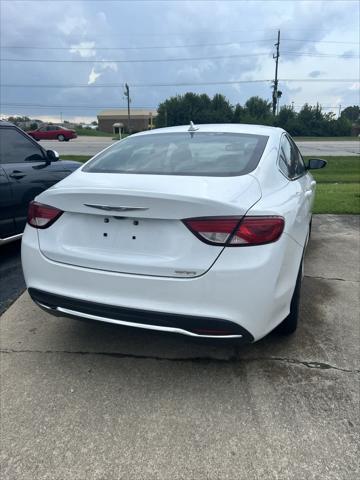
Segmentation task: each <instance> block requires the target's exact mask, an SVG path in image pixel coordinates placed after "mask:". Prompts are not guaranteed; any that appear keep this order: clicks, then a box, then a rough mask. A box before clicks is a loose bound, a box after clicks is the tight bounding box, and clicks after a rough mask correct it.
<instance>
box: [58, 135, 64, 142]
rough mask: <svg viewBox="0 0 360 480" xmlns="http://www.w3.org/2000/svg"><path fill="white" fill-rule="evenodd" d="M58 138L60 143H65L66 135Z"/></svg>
mask: <svg viewBox="0 0 360 480" xmlns="http://www.w3.org/2000/svg"><path fill="white" fill-rule="evenodd" d="M57 138H58V140H59V142H63V141H64V140H65V137H64V135H58V137H57Z"/></svg>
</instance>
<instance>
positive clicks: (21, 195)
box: [0, 120, 81, 246]
mask: <svg viewBox="0 0 360 480" xmlns="http://www.w3.org/2000/svg"><path fill="white" fill-rule="evenodd" d="M80 165H81V164H80V163H78V162H73V161H69V160H59V155H58V154H57V153H56V152H54V151H53V150H44V149H43V148H42V147H41V146H40V145H39V144H38V143H37V142H36V141H35V140H33V139H32V138H31V137H30V136H29V135H27V134H26V133H25V132H23V131H22V130H20V128H18V127H16V126H15V125H13V124H12V123H8V122H4V121H1V120H0V246H1V245H3V244H4V243H8V242H11V241H13V240H17V239H18V238H20V237H21V234H22V232H23V230H24V228H25V224H26V217H27V209H28V204H29V202H30V201H31V200H33V199H34V197H36V196H37V195H38V194H39V193H41V192H42V191H44V190H46V189H47V188H49V187H51V186H52V185H54V183H56V182H59V181H60V180H62V179H63V178H65V177H66V176H67V175H69V174H70V173H71V172H73V171H74V170H76V169H77V168H78V167H79V166H80Z"/></svg>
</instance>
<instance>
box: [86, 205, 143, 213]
mask: <svg viewBox="0 0 360 480" xmlns="http://www.w3.org/2000/svg"><path fill="white" fill-rule="evenodd" d="M84 205H85V207H90V208H97V209H98V210H105V211H107V212H131V211H132V210H134V211H138V210H149V209H148V208H147V207H113V206H111V205H98V204H96V203H84Z"/></svg>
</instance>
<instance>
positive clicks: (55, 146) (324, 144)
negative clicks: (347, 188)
mask: <svg viewBox="0 0 360 480" xmlns="http://www.w3.org/2000/svg"><path fill="white" fill-rule="evenodd" d="M112 143H114V140H112V139H111V137H78V138H76V139H74V140H70V141H69V142H59V141H57V140H42V141H41V142H40V145H42V146H43V147H44V148H46V149H47V150H56V151H57V152H59V154H60V155H66V154H67V155H95V154H96V153H98V152H100V151H101V150H103V149H104V148H106V147H108V146H109V145H111V144H112ZM297 144H298V146H299V148H300V150H301V153H302V154H303V155H314V156H321V155H325V156H326V155H359V154H360V141H356V140H355V141H336V140H334V141H329V140H325V141H322V140H319V141H308V142H306V141H305V142H304V141H301V142H297Z"/></svg>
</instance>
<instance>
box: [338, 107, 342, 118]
mask: <svg viewBox="0 0 360 480" xmlns="http://www.w3.org/2000/svg"><path fill="white" fill-rule="evenodd" d="M340 116H341V104H340V105H339V113H338V118H340Z"/></svg>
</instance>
